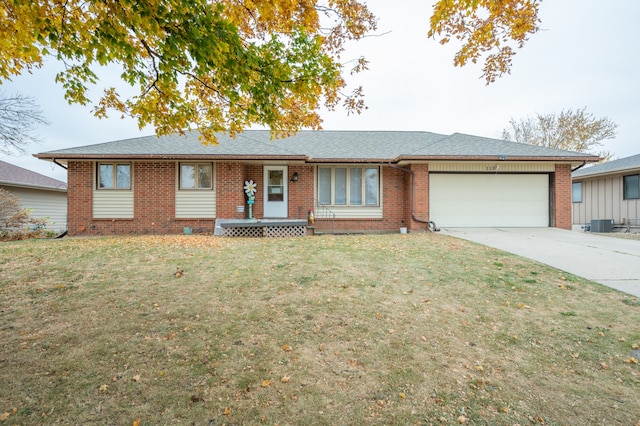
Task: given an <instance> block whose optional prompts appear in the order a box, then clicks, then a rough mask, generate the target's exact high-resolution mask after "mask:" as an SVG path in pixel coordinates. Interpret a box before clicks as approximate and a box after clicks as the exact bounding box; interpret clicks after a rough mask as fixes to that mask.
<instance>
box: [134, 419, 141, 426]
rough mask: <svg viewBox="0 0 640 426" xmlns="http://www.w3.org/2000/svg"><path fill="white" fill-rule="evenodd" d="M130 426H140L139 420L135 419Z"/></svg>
mask: <svg viewBox="0 0 640 426" xmlns="http://www.w3.org/2000/svg"><path fill="white" fill-rule="evenodd" d="M132 426H140V419H135V420H134V421H133V425H132Z"/></svg>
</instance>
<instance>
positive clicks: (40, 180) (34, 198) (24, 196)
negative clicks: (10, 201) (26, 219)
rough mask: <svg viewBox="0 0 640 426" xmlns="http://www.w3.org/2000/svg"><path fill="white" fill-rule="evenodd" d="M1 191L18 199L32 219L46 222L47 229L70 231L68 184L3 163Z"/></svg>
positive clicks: (0, 171)
mask: <svg viewBox="0 0 640 426" xmlns="http://www.w3.org/2000/svg"><path fill="white" fill-rule="evenodd" d="M0 188H2V189H4V190H6V191H9V192H11V193H12V194H14V195H16V196H17V197H18V200H19V203H20V206H21V207H23V208H27V209H29V210H30V211H31V216H32V217H36V218H46V219H47V229H51V230H52V231H58V232H60V231H64V230H66V229H67V184H66V183H64V182H62V181H59V180H57V179H53V178H50V177H48V176H44V175H41V174H39V173H36V172H32V171H31V170H27V169H23V168H22V167H18V166H14V165H13V164H9V163H6V162H4V161H0Z"/></svg>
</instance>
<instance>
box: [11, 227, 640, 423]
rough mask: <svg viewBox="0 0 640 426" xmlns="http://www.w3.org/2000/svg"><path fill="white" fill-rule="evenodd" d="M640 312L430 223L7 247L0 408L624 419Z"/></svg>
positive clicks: (16, 411)
mask: <svg viewBox="0 0 640 426" xmlns="http://www.w3.org/2000/svg"><path fill="white" fill-rule="evenodd" d="M176 272H179V273H178V274H177V275H178V276H176ZM639 323H640V304H639V303H638V300H637V299H636V298H632V297H630V296H628V295H625V294H622V293H618V292H615V291H613V290H610V289H607V288H605V287H602V286H600V285H598V284H595V283H591V282H588V281H585V280H582V279H580V278H578V277H575V276H572V275H570V274H567V273H565V272H561V271H558V270H554V269H551V268H548V267H546V266H544V265H540V264H538V263H534V262H530V261H527V260H525V259H522V258H520V257H517V256H513V255H509V254H505V253H502V252H499V251H496V250H493V249H489V248H486V247H483V246H480V245H476V244H472V243H468V242H465V241H461V240H457V239H454V238H450V237H447V236H441V235H437V234H425V235H416V234H410V235H378V236H345V237H329V236H325V237H309V238H298V239H226V238H220V237H204V236H172V237H132V238H124V237H123V238H93V239H62V240H47V241H43V240H32V241H22V242H12V243H4V244H2V245H0V341H1V342H2V345H0V368H1V371H2V379H1V386H0V415H2V413H5V414H4V416H3V417H6V420H5V421H4V423H5V424H20V425H25V424H123V425H125V424H133V423H134V422H135V421H139V424H141V425H158V424H177V423H184V424H196V425H201V424H205V425H207V424H216V425H219V424H230V425H231V424H266V425H276V424H280V425H286V424H291V425H294V424H305V423H306V424H310V425H316V424H320V425H335V424H354V425H356V424H380V425H388V424H402V425H404V424H416V425H422V424H458V422H459V421H462V422H465V423H468V424H491V425H494V424H498V425H502V424H504V425H512V424H542V423H544V424H559V425H566V424H625V425H633V424H636V423H637V422H638V420H640V369H639V366H638V364H636V363H634V359H633V358H631V357H630V351H631V350H632V349H634V348H636V347H637V345H638V344H639V343H640V329H639V328H638V327H637V324H639Z"/></svg>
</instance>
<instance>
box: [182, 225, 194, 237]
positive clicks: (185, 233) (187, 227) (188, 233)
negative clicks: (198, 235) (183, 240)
mask: <svg viewBox="0 0 640 426" xmlns="http://www.w3.org/2000/svg"><path fill="white" fill-rule="evenodd" d="M182 232H184V235H191V232H193V229H191V228H190V227H189V226H185V227H184V228H182Z"/></svg>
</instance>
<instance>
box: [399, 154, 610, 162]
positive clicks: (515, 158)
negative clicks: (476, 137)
mask: <svg viewBox="0 0 640 426" xmlns="http://www.w3.org/2000/svg"><path fill="white" fill-rule="evenodd" d="M600 160H601V158H600V157H593V156H584V157H564V156H555V157H536V156H517V155H422V156H418V155H401V156H398V157H396V158H395V159H393V160H392V161H393V162H397V163H400V162H403V163H410V162H412V161H527V162H528V161H536V162H540V161H545V162H552V163H583V162H587V163H597V162H598V161H600Z"/></svg>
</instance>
